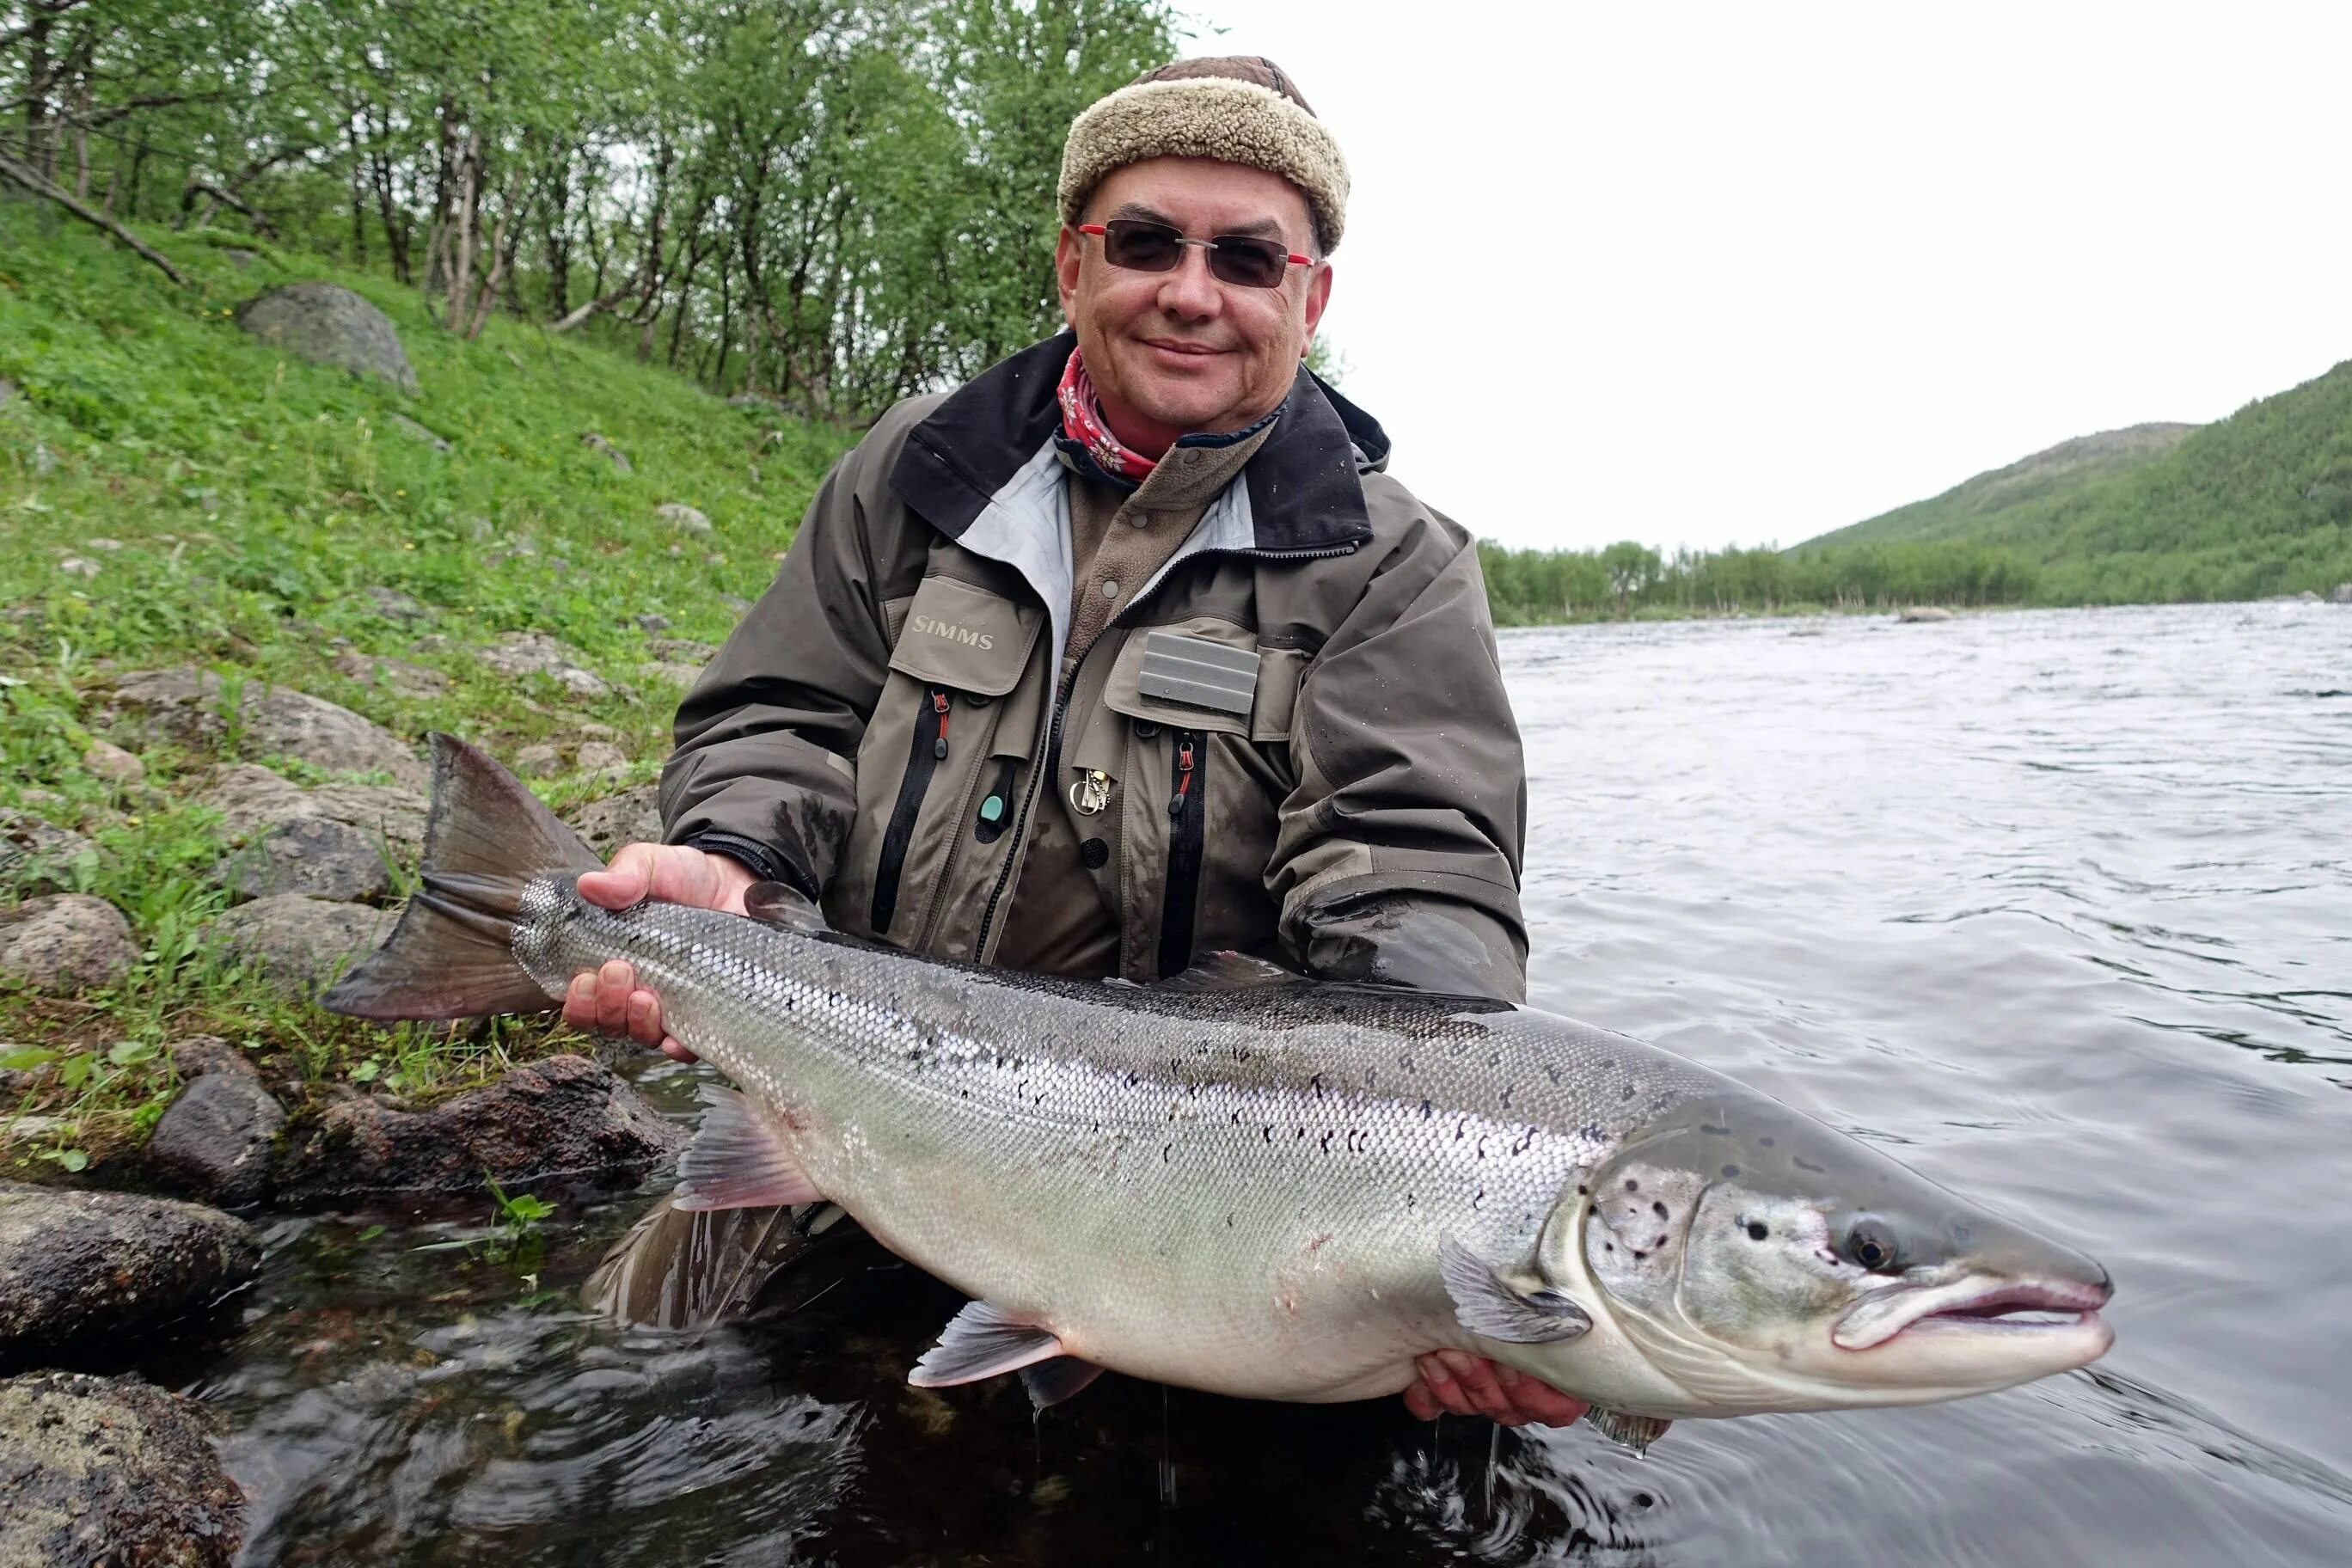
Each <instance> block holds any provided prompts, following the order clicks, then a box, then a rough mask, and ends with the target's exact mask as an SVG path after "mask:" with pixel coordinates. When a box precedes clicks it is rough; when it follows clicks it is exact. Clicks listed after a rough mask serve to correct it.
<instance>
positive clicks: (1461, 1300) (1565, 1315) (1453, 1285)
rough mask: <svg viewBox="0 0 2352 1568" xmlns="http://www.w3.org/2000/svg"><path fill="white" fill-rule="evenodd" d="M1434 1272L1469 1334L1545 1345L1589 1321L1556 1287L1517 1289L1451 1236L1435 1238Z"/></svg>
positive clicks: (1578, 1331) (1567, 1336)
mask: <svg viewBox="0 0 2352 1568" xmlns="http://www.w3.org/2000/svg"><path fill="white" fill-rule="evenodd" d="M1437 1272H1438V1274H1439V1276H1440V1277H1441V1278H1443V1279H1444V1281H1445V1293H1446V1294H1447V1295H1449V1296H1451V1297H1453V1298H1454V1318H1455V1320H1456V1321H1459V1322H1460V1323H1461V1325H1462V1326H1463V1327H1464V1328H1465V1329H1467V1330H1469V1331H1471V1332H1472V1333H1474V1334H1478V1335H1482V1336H1484V1337H1485V1338H1486V1339H1490V1340H1496V1341H1499V1342H1502V1343H1504V1344H1507V1345H1549V1344H1558V1343H1559V1342H1561V1341H1562V1340H1572V1339H1574V1338H1576V1337H1577V1336H1578V1335H1579V1334H1581V1333H1583V1332H1584V1331H1586V1330H1587V1329H1590V1328H1591V1327H1592V1320H1591V1318H1590V1317H1588V1316H1587V1315H1586V1314H1585V1310H1584V1309H1583V1308H1581V1307H1580V1306H1578V1305H1577V1304H1576V1303H1575V1302H1574V1301H1571V1300H1569V1299H1568V1298H1567V1297H1565V1296H1563V1295H1561V1294H1560V1293H1559V1291H1557V1290H1547V1289H1536V1290H1522V1289H1519V1288H1518V1287H1517V1286H1516V1285H1513V1284H1510V1283H1509V1282H1507V1281H1506V1280H1505V1279H1503V1278H1502V1277H1501V1276H1499V1275H1497V1274H1496V1272H1495V1271H1494V1270H1493V1269H1492V1268H1488V1267H1487V1266H1486V1264H1484V1263H1482V1262H1480V1261H1479V1259H1478V1257H1477V1255H1476V1254H1475V1253H1474V1252H1472V1251H1471V1250H1470V1249H1469V1248H1468V1247H1465V1246H1463V1245H1462V1244H1461V1243H1460V1242H1458V1241H1456V1240H1454V1238H1453V1237H1450V1236H1441V1237H1438V1238H1437Z"/></svg>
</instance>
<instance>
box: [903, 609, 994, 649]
mask: <svg viewBox="0 0 2352 1568" xmlns="http://www.w3.org/2000/svg"><path fill="white" fill-rule="evenodd" d="M915 629H916V630H917V631H919V632H929V634H930V635H931V636H933V637H945V638H947V639H948V640H949V641H950V642H960V643H962V644H964V645H965V646H966V647H995V646H996V638H995V637H992V636H991V635H989V634H988V633H987V632H976V631H973V630H972V629H971V627H970V626H950V625H949V624H948V623H947V622H945V621H943V620H940V619H939V618H938V617H937V616H916V617H915Z"/></svg>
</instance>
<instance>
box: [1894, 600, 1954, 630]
mask: <svg viewBox="0 0 2352 1568" xmlns="http://www.w3.org/2000/svg"><path fill="white" fill-rule="evenodd" d="M1953 618H1954V617H1953V615H1952V612H1951V611H1949V610H1948V609H1946V608H1944V606H1943V605H1908V606H1906V608H1905V609H1904V610H1903V612H1902V613H1901V614H1900V615H1898V616H1895V619H1896V620H1897V621H1900V622H1901V623H1902V624H1903V625H1905V626H1917V625H1920V624H1923V623H1925V622H1928V621H1948V620H1951V619H1953Z"/></svg>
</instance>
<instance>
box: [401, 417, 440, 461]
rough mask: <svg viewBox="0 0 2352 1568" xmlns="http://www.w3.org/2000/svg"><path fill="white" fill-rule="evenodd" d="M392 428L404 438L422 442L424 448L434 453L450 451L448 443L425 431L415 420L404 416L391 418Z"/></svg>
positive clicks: (429, 431)
mask: <svg viewBox="0 0 2352 1568" xmlns="http://www.w3.org/2000/svg"><path fill="white" fill-rule="evenodd" d="M392 427H393V428H394V429H395V430H397V431H399V432H400V433H401V434H402V435H404V436H407V437H414V438H415V439H416V440H419V441H422V442H424V443H425V445H426V446H428V447H432V448H433V449H434V450H435V451H436V452H446V451H448V450H450V447H449V443H448V442H447V441H446V440H445V439H443V438H442V437H439V436H437V435H436V434H434V433H433V432H432V431H431V430H428V429H426V428H425V426H422V425H419V424H418V423H417V422H416V421H415V420H414V419H411V418H410V417H409V416H407V415H405V414H395V415H394V416H392Z"/></svg>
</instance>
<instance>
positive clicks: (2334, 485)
mask: <svg viewBox="0 0 2352 1568" xmlns="http://www.w3.org/2000/svg"><path fill="white" fill-rule="evenodd" d="M1935 541H1944V542H1955V543H1969V544H1976V545H1984V546H1990V547H1999V548H2004V549H2008V550H2011V551H2013V552H2016V554H2017V555H2019V556H2020V557H2021V558H2023V559H2024V560H2026V561H2029V562H2032V563H2035V564H2036V565H2037V566H2039V568H2040V572H2039V574H2038V577H2037V580H2036V583H2035V586H2034V590H2033V595H2032V596H2033V597H2034V599H2035V600H2037V601H2038V602H2041V603H2043V604H2057V605H2072V604H2126V603H2147V602H2168V601H2175V600H2188V599H2248V598H2260V597H2262V596H2263V595H2271V594H2282V593H2294V592H2298V591H2301V590H2304V589H2313V590H2316V591H2319V592H2322V593H2325V592H2326V591H2327V589H2328V588H2329V587H2330V586H2332V585H2333V584H2337V583H2343V582H2352V361H2347V362H2346V363H2342V364H2339V365H2337V366H2336V368H2335V369H2333V370H2331V371H2329V372H2328V373H2327V374H2325V375H2323V376H2320V377H2318V378H2317V379H2315V380H2313V381H2308V382H2305V383H2304V384H2302V385H2301V386H2298V387H2294V388H2293V389H2292V390H2290V391H2287V392H2282V393H2280V394H2278V395H2276V396H2274V397H2266V398H2263V400H2261V401H2260V402H2257V403H2252V404H2249V405H2246V406H2245V407H2244V408H2242V409H2240V410H2239V411H2238V412H2237V413H2235V414H2233V415H2231V416H2230V417H2229V418H2227V419H2224V420H2222V421H2221V422H2220V423H2218V424H2214V425H2208V426H2179V425H2138V426H2133V427H2131V428H2130V429H2128V430H2116V431H2110V432H2107V433H2106V434H2105V435H2100V436H2089V437H2082V438H2081V439H2079V440H2075V441H2069V442H2066V443H2064V444H2063V445H2061V446H2057V447H2052V448H2051V449H2050V450H2048V451H2046V452H2041V453H2037V454H2035V455H2034V456H2033V457H2031V458H2025V459H2024V460H2023V461H2021V462H2019V463H2013V464H2011V466H2010V467H2008V468H2000V469H1998V470H1995V471H1994V472H1992V473H1989V474H1979V476H1977V477H1976V478H1975V479H1970V480H1969V481H1968V482H1967V483H1965V484H1962V485H1959V486H1958V487H1957V488H1955V489H1950V490H1947V491H1946V492H1945V493H1943V494H1942V495H1939V496H1937V497H1935V498H1934V499H1933V500H1924V501H1918V502H1915V503H1914V504H1912V505H1910V506H1907V507H1902V508H1899V509H1897V510H1894V511H1890V512H1887V513H1885V515H1883V516H1880V517H1874V518H1872V519H1870V520H1868V521H1864V522H1859V523H1855V524H1853V526H1851V527H1848V528H1843V529H1839V530H1837V531H1835V532H1832V533H1826V534H1823V535H1822V536H1821V537H1820V538H1818V539H1813V540H1809V541H1807V542H1805V543H1803V544H1801V545H1799V546H1797V547H1796V549H1795V551H1794V552H1791V553H1793V554H1795V555H1797V556H1799V557H1800V558H1802V557H1803V556H1805V555H1806V554H1808V553H1809V552H1818V551H1820V550H1822V549H1823V548H1825V547H1834V546H1853V545H1866V544H1874V543H1876V544H1892V543H1897V542H1935Z"/></svg>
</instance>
